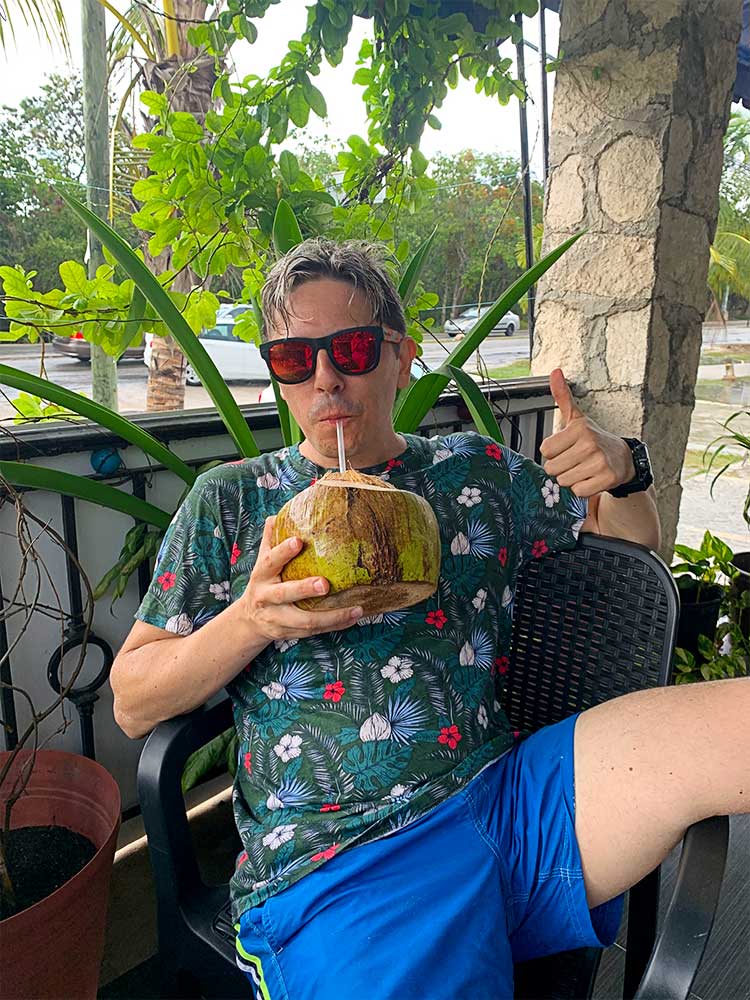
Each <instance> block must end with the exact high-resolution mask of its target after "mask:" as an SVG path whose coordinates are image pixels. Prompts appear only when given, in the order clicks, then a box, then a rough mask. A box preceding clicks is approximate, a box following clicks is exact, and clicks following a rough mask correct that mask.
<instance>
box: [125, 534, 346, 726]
mask: <svg viewBox="0 0 750 1000" xmlns="http://www.w3.org/2000/svg"><path fill="white" fill-rule="evenodd" d="M274 520H275V519H274V518H272V517H269V518H268V519H267V520H266V524H265V530H264V532H263V540H262V542H261V545H260V549H259V550H258V559H257V561H256V563H255V567H254V568H253V572H252V574H251V576H250V579H249V581H248V584H247V587H246V589H245V592H244V594H243V595H242V597H241V598H240V599H239V600H237V601H235V602H234V603H233V604H230V605H229V607H227V608H225V610H224V611H222V612H221V613H220V614H218V615H216V617H215V618H213V619H212V620H211V621H209V622H207V623H206V624H205V625H204V626H203V627H202V628H200V629H198V630H197V631H195V632H193V633H192V634H191V635H188V636H175V635H172V633H171V632H167V631H165V630H164V629H161V628H156V627H155V626H154V625H148V624H146V623H145V622H140V621H139V622H136V624H135V625H134V626H133V628H132V629H131V631H130V635H129V636H128V637H127V639H126V640H125V643H124V645H123V647H122V649H121V650H120V652H119V653H118V654H117V657H116V659H115V662H114V663H113V664H112V671H111V674H110V683H111V685H112V690H113V692H114V696H115V703H114V713H115V720H116V721H117V724H118V726H119V727H120V728H121V729H122V730H123V732H125V733H126V734H127V735H128V736H130V737H131V738H132V739H137V738H138V737H140V736H145V735H146V733H148V732H149V731H150V730H151V729H153V727H154V726H155V725H156V724H157V723H158V722H162V721H163V720H164V719H171V718H172V717H173V716H175V715H184V713H185V712H190V711H192V710H193V709H194V708H198V707H199V706H200V705H202V704H203V703H204V702H206V701H207V700H208V699H209V698H211V697H212V696H213V695H215V694H216V692H217V691H220V690H221V689H222V688H223V687H224V686H225V685H226V684H228V683H229V681H231V680H232V678H233V677H236V675H237V674H238V673H239V672H240V670H242V669H243V668H244V667H245V666H246V665H247V664H248V663H249V662H250V661H251V660H253V659H254V658H255V657H256V656H257V655H258V654H259V653H260V652H261V651H262V650H263V649H265V647H266V646H267V645H268V644H269V643H270V642H272V641H273V640H274V639H290V638H300V637H301V636H308V635H316V634H317V633H319V632H337V631H340V630H342V629H345V628H349V627H350V626H351V625H353V624H354V622H355V621H356V620H357V618H359V617H361V615H362V608H359V607H358V608H343V609H341V610H338V611H302V610H300V609H299V608H298V607H297V606H296V605H295V603H294V602H295V601H301V600H302V599H303V598H309V597H319V596H321V595H322V594H324V593H326V591H327V590H328V586H329V584H328V581H327V580H326V579H324V578H323V577H319V576H312V577H308V578H307V579H305V580H294V581H290V582H289V583H283V582H282V580H281V571H282V569H283V568H284V566H285V565H286V564H287V563H288V562H289V561H290V559H292V558H294V556H296V555H297V554H298V552H299V550H300V546H301V542H300V540H299V539H298V538H287V539H286V541H284V542H282V543H281V544H280V545H276V546H273V547H272V546H271V537H272V532H273V523H274Z"/></svg>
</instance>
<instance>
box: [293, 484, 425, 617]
mask: <svg viewBox="0 0 750 1000" xmlns="http://www.w3.org/2000/svg"><path fill="white" fill-rule="evenodd" d="M294 537H296V538H301V539H302V541H303V543H304V544H303V546H302V549H301V550H300V552H299V554H298V555H296V556H295V557H294V559H292V560H290V561H289V562H288V563H287V564H286V566H285V567H284V569H283V570H282V573H281V577H282V579H283V580H304V579H305V578H307V577H310V576H323V577H325V578H326V580H328V582H329V584H330V589H329V591H328V593H327V594H324V595H323V596H322V597H310V598H305V599H304V600H302V601H298V602H297V605H298V607H300V608H304V609H305V610H311V609H315V610H318V611H324V610H331V609H334V608H348V607H356V606H357V605H360V606H361V607H362V608H363V609H364V614H365V615H375V614H382V613H383V612H384V611H395V610H396V609H397V608H407V607H409V606H410V605H412V604H418V603H419V602H420V601H424V600H426V599H427V598H428V597H430V595H431V594H434V592H435V589H436V587H437V582H438V576H439V575H440V532H439V530H438V524H437V519H436V518H435V514H434V511H433V510H432V507H430V505H429V504H428V503H427V501H426V500H424V499H423V498H422V497H420V496H417V494H416V493H410V492H408V491H407V490H397V489H396V487H395V486H392V485H391V484H390V483H387V482H385V481H384V480H382V479H378V478H377V477H376V476H366V475H363V474H362V473H359V472H355V471H353V470H349V471H347V472H327V473H326V474H325V475H324V476H323V477H322V478H321V479H319V480H318V482H317V483H314V484H313V485H312V486H309V487H308V488H307V489H306V490H303V491H302V493H298V494H297V496H296V497H294V498H293V499H292V500H290V501H289V502H288V503H286V504H284V506H283V507H282V508H281V510H280V511H279V513H278V515H277V516H276V524H275V529H274V539H273V541H274V544H275V545H278V544H279V543H280V542H283V541H284V540H285V539H286V538H294Z"/></svg>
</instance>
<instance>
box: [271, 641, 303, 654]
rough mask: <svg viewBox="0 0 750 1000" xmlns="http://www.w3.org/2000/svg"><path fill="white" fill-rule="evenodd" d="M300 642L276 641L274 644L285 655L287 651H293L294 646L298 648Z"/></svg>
mask: <svg viewBox="0 0 750 1000" xmlns="http://www.w3.org/2000/svg"><path fill="white" fill-rule="evenodd" d="M298 642H299V640H298V639H274V640H273V644H274V646H275V647H276V648H277V649H278V651H279V652H280V653H285V652H286V651H287V649H291V648H292V646H296V645H297V643H298Z"/></svg>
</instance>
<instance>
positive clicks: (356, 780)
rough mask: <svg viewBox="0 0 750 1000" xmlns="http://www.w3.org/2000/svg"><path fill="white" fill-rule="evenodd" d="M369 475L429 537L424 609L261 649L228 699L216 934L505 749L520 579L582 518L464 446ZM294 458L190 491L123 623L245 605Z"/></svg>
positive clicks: (449, 445)
mask: <svg viewBox="0 0 750 1000" xmlns="http://www.w3.org/2000/svg"><path fill="white" fill-rule="evenodd" d="M406 440H407V449H406V451H404V452H403V453H402V454H401V455H398V456H397V457H396V459H395V460H391V461H390V462H387V463H383V464H382V465H380V466H377V467H375V468H373V469H368V470H363V471H366V472H369V473H370V474H373V475H381V476H387V477H388V478H389V480H390V482H391V483H392V484H393V485H394V486H396V487H398V488H399V489H406V490H411V491H413V492H415V493H418V494H420V495H421V496H423V497H424V498H425V499H426V500H427V501H428V502H429V503H430V504H431V506H432V508H433V509H434V511H435V514H436V516H437V520H438V524H439V527H440V535H441V543H442V564H441V572H440V579H439V583H438V588H437V590H436V592H435V594H434V595H433V596H432V597H431V598H430V599H429V600H427V601H423V602H422V603H420V604H417V605H414V606H413V607H411V608H406V609H404V610H401V611H396V612H392V613H388V614H382V615H375V616H370V617H367V618H362V619H360V621H359V622H357V623H356V624H355V625H353V626H352V627H351V628H349V629H347V630H346V631H343V632H334V633H327V634H322V635H317V636H312V637H310V638H300V639H291V640H283V641H278V642H273V643H270V644H269V645H268V646H267V647H266V649H265V650H264V651H263V652H262V653H261V654H260V655H259V656H257V657H256V659H255V660H254V661H253V662H252V663H249V664H248V665H247V667H246V668H245V669H244V670H243V671H241V672H240V673H239V674H238V675H237V677H235V679H234V680H233V681H232V682H231V683H230V684H229V685H228V688H227V690H228V692H229V694H230V696H231V699H232V703H233V709H234V718H235V724H236V727H237V731H238V735H239V740H240V745H239V766H238V768H237V776H236V779H235V786H234V792H233V805H234V813H235V819H236V822H237V827H238V830H239V833H240V837H241V839H242V844H243V848H244V850H243V852H242V854H241V855H240V858H239V859H238V865H237V869H236V871H235V874H234V876H233V878H232V881H231V891H232V899H233V910H234V918H235V919H238V918H239V916H240V914H241V913H242V912H244V911H245V910H246V909H248V908H249V907H251V906H254V905H257V904H258V903H260V902H262V901H263V900H264V899H266V898H268V897H269V896H271V895H273V894H274V893H276V892H278V891H280V890H281V889H283V888H285V887H286V886H288V885H290V884H291V883H293V882H295V881H296V880H297V879H299V878H301V877H302V876H303V875H305V874H306V873H307V872H310V871H312V870H314V869H315V868H316V867H317V866H318V865H320V864H325V862H326V861H328V860H329V859H330V858H331V857H333V856H334V854H336V853H339V852H340V851H342V850H346V849H348V848H350V847H352V846H353V845H355V844H361V843H366V842H368V841H372V840H374V839H376V838H379V837H383V836H387V835H388V834H390V833H393V832H394V831H395V830H398V829H400V828H401V827H403V826H405V825H407V824H408V823H411V822H413V821H414V820H416V819H418V818H419V817H420V816H422V815H424V813H425V812H427V811H428V810H429V809H431V808H433V807H434V806H435V805H437V804H438V803H440V802H442V801H443V800H444V799H446V798H448V797H449V796H451V795H453V794H454V793H455V792H457V791H458V790H459V789H460V788H462V787H463V786H464V785H466V783H467V782H468V781H470V780H471V779H472V778H473V777H474V776H475V775H476V774H477V773H478V772H479V771H480V770H482V769H483V768H484V767H486V766H487V765H488V764H489V763H491V762H492V761H493V760H495V759H497V758H498V757H499V756H500V755H501V754H503V753H504V752H505V751H507V750H508V749H509V747H510V746H511V745H512V744H513V741H514V739H517V738H518V736H519V734H518V733H513V732H511V730H510V727H509V724H508V721H507V719H506V717H505V715H504V713H503V711H502V708H501V704H502V700H503V697H502V686H503V683H504V674H505V673H506V672H507V667H508V663H509V652H510V649H509V644H510V637H511V617H512V613H513V595H514V590H515V582H516V578H517V575H518V571H519V568H520V566H521V565H522V563H523V561H525V560H528V559H536V558H541V557H542V556H543V555H544V554H545V553H546V552H548V551H550V550H555V549H563V548H571V547H572V546H573V545H574V544H575V539H576V537H577V534H578V531H579V529H580V527H581V524H582V523H583V520H584V518H585V517H586V503H585V501H583V500H580V499H579V498H578V497H576V496H575V495H574V494H573V493H571V492H570V491H569V490H568V489H565V488H561V487H559V486H558V484H557V483H556V482H555V481H554V479H551V478H550V477H549V476H547V475H546V474H545V472H544V471H543V470H542V469H541V468H539V466H537V465H535V464H534V463H533V462H531V461H529V460H528V459H525V458H523V457H522V456H521V455H518V454H516V453H515V452H513V451H510V450H509V449H507V448H505V447H502V446H500V445H498V444H497V443H495V442H494V441H491V440H489V439H488V438H484V437H481V436H480V435H477V434H451V435H448V436H445V437H440V438H432V439H429V440H427V439H424V438H420V437H417V436H414V435H406ZM323 471H324V470H322V469H320V468H319V467H317V466H316V465H314V464H313V463H311V462H309V461H308V460H307V459H305V458H304V457H303V456H302V455H301V454H300V452H299V449H298V448H289V449H283V450H282V451H280V452H276V453H274V454H267V455H262V456H260V457H259V458H254V459H247V460H245V461H242V462H235V463H230V464H228V465H223V466H219V467H217V468H214V469H211V470H210V471H208V472H206V473H204V474H202V475H201V476H199V477H198V480H197V481H196V484H195V486H194V487H193V489H192V490H191V492H190V494H189V496H188V497H187V499H186V500H185V502H184V503H183V504H182V506H181V507H180V509H179V511H178V512H177V514H176V515H175V517H174V519H173V521H172V524H171V525H170V527H169V529H168V531H167V534H166V536H165V538H164V542H163V544H162V547H161V550H160V552H159V556H158V558H157V563H156V567H155V570H154V576H153V580H152V583H151V587H150V589H149V592H148V594H147V595H146V597H145V598H144V601H143V603H142V605H141V607H140V609H139V611H138V615H137V617H138V618H139V619H140V620H141V621H145V622H148V623H150V624H152V625H155V626H157V627H159V628H164V629H167V630H168V631H171V632H174V633H175V634H177V635H189V634H190V633H191V632H192V631H194V630H195V629H198V628H201V627H202V626H203V625H205V624H206V622H208V621H210V620H211V619H212V618H214V617H215V616H216V615H218V614H220V613H221V612H222V611H223V610H224V609H225V608H226V607H227V606H228V603H230V602H231V601H233V600H236V599H237V598H238V597H239V596H240V595H241V594H242V593H243V592H244V590H245V587H246V586H247V582H248V579H249V576H250V573H251V571H252V568H253V566H254V563H255V559H256V557H257V552H258V548H259V546H260V541H261V538H262V534H263V524H264V520H265V518H266V517H267V516H269V515H271V514H275V513H277V512H278V510H279V509H280V508H281V507H282V506H283V504H285V503H286V502H287V500H289V499H290V498H291V497H292V496H293V495H294V494H295V493H298V492H299V491H300V490H303V489H305V488H306V487H307V486H309V485H310V484H311V483H312V482H313V481H314V480H316V479H317V478H319V477H320V476H321V475H322V474H323Z"/></svg>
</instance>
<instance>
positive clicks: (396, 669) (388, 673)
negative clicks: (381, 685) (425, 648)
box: [380, 656, 414, 684]
mask: <svg viewBox="0 0 750 1000" xmlns="http://www.w3.org/2000/svg"><path fill="white" fill-rule="evenodd" d="M380 673H381V675H382V676H383V677H385V679H386V680H388V681H391V683H392V684H398V683H399V681H405V680H406V679H407V677H411V676H412V674H413V673H414V670H413V669H412V664H411V660H407V659H406V658H405V657H402V656H392V657H391V658H390V660H389V661H388V662H387V663H386V665H385V666H384V667H381V668H380Z"/></svg>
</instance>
